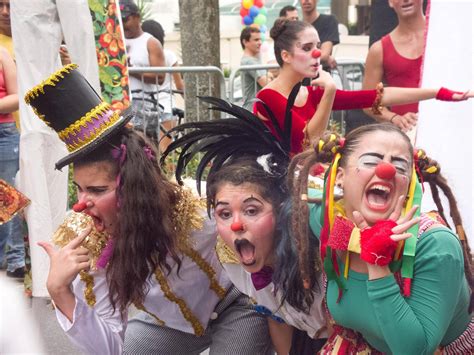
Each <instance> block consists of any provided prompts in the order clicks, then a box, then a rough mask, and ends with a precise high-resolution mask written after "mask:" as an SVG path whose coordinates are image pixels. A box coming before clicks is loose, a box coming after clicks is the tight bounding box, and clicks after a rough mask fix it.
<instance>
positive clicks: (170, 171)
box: [163, 153, 210, 180]
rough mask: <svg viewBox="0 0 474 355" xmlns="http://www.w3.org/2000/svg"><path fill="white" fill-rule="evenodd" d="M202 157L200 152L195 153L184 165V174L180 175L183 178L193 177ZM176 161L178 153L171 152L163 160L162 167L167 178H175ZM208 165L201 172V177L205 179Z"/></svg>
mask: <svg viewBox="0 0 474 355" xmlns="http://www.w3.org/2000/svg"><path fill="white" fill-rule="evenodd" d="M201 158H202V154H196V155H195V156H194V157H193V159H191V161H190V162H189V163H188V165H187V167H186V171H185V173H184V176H182V178H183V179H186V178H190V179H194V178H195V175H196V170H197V167H198V165H199V161H200V160H201ZM177 161H178V153H173V154H170V155H168V156H167V157H166V160H165V165H164V167H163V170H164V173H165V174H166V176H168V178H169V179H172V180H175V175H174V174H175V168H176V163H177ZM209 167H210V165H209V166H207V167H206V169H205V170H204V172H203V174H202V179H203V180H205V179H206V178H207V174H208V171H209Z"/></svg>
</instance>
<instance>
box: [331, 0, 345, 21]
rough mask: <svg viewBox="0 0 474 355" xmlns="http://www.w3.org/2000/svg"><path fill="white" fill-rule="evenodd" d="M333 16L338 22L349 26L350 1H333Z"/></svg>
mask: <svg viewBox="0 0 474 355" xmlns="http://www.w3.org/2000/svg"><path fill="white" fill-rule="evenodd" d="M331 14H333V15H335V16H336V17H337V21H338V22H339V23H342V24H343V25H346V26H348V22H349V18H348V16H349V0H332V1H331Z"/></svg>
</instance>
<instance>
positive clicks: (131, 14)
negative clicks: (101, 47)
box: [120, 0, 165, 129]
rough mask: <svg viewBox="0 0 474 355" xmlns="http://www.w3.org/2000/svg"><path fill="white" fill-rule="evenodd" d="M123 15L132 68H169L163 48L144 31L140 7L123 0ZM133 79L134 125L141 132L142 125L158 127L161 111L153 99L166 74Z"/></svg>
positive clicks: (138, 76) (133, 76)
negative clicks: (166, 64)
mask: <svg viewBox="0 0 474 355" xmlns="http://www.w3.org/2000/svg"><path fill="white" fill-rule="evenodd" d="M120 12H121V15H122V23H123V29H124V35H125V45H126V47H127V56H128V66H129V67H162V66H165V57H164V53H163V47H162V46H161V44H160V42H159V41H158V40H157V39H156V38H154V37H153V36H152V35H150V34H149V33H146V32H143V30H142V26H141V17H140V13H139V10H138V6H137V5H136V4H135V3H134V2H133V1H131V0H120ZM129 78H130V90H131V92H132V95H131V96H132V105H133V106H134V108H135V109H136V111H137V115H136V120H135V119H134V120H132V123H133V124H134V125H135V127H136V128H138V129H141V127H142V126H141V125H142V124H144V125H147V124H148V123H155V124H156V122H154V121H155V120H156V114H157V111H156V110H157V107H156V105H155V104H154V103H153V102H151V101H149V99H150V98H151V95H153V94H155V93H156V92H157V88H156V83H158V84H160V85H161V84H162V83H163V81H164V79H165V74H152V73H146V74H130V77H129ZM142 113H143V115H142ZM144 119H145V120H146V122H143V120H144ZM152 119H153V120H152ZM151 120H152V121H153V122H151ZM143 128H144V127H143Z"/></svg>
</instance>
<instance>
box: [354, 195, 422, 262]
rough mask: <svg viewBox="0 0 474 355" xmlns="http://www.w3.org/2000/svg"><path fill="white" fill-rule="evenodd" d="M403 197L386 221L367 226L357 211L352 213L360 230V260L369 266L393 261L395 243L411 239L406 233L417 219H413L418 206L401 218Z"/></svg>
mask: <svg viewBox="0 0 474 355" xmlns="http://www.w3.org/2000/svg"><path fill="white" fill-rule="evenodd" d="M403 202H404V196H400V198H399V199H398V201H397V205H396V206H395V209H394V211H393V212H392V213H391V214H390V217H389V219H388V220H381V221H378V222H377V223H375V224H374V225H373V226H369V225H368V223H367V221H366V220H365V218H364V217H363V216H362V214H361V213H360V212H358V211H354V213H353V216H354V223H355V224H356V226H357V227H358V228H359V229H360V230H361V241H360V244H361V259H362V260H364V261H366V262H367V263H369V264H373V265H379V266H385V265H387V264H389V263H390V262H391V261H392V259H393V253H394V251H395V249H396V245H397V242H399V241H401V240H405V239H408V238H409V237H411V234H410V233H407V231H408V230H409V229H410V228H411V227H412V226H413V225H415V224H416V223H418V222H419V220H420V219H419V218H413V216H414V214H415V212H416V210H417V209H418V206H414V207H413V208H412V209H410V211H408V213H407V214H406V216H403V217H401V212H402V209H403Z"/></svg>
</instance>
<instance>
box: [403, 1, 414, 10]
mask: <svg viewBox="0 0 474 355" xmlns="http://www.w3.org/2000/svg"><path fill="white" fill-rule="evenodd" d="M412 7H413V3H409V4H404V5H402V10H405V11H407V10H410V9H411V8H412Z"/></svg>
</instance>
